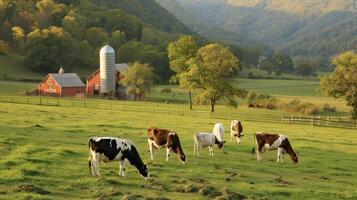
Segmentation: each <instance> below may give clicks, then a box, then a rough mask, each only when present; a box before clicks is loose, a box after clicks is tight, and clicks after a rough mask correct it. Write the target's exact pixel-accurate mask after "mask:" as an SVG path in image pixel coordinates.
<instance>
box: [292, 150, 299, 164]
mask: <svg viewBox="0 0 357 200" xmlns="http://www.w3.org/2000/svg"><path fill="white" fill-rule="evenodd" d="M291 160H293V162H294V163H295V164H298V163H299V157H298V155H297V153H295V152H294V153H293V155H292V156H291Z"/></svg>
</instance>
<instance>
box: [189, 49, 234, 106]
mask: <svg viewBox="0 0 357 200" xmlns="http://www.w3.org/2000/svg"><path fill="white" fill-rule="evenodd" d="M189 64H190V65H189V72H188V74H187V75H186V77H187V78H188V79H192V80H193V84H192V87H193V88H197V89H199V92H198V94H197V95H196V97H195V98H196V100H197V101H199V102H207V101H209V102H210V105H211V112H214V106H215V104H216V101H217V100H219V99H224V100H225V101H226V103H227V104H228V105H231V106H236V105H237V103H236V101H235V99H234V97H235V94H236V90H235V88H234V87H233V85H232V78H233V77H234V75H235V71H237V70H238V68H239V60H238V59H237V58H236V57H235V56H234V55H233V54H232V53H231V52H230V51H229V49H228V48H225V47H223V46H221V45H219V44H209V45H206V46H204V47H202V48H200V49H199V50H198V51H197V56H196V57H195V58H192V59H191V60H190V61H189Z"/></svg>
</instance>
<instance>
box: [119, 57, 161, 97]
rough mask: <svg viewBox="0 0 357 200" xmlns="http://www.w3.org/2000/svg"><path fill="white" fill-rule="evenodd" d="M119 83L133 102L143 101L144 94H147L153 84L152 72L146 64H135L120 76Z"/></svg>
mask: <svg viewBox="0 0 357 200" xmlns="http://www.w3.org/2000/svg"><path fill="white" fill-rule="evenodd" d="M122 76H123V78H122V79H121V80H120V83H121V84H122V85H124V86H125V87H126V92H127V94H131V95H133V96H134V99H135V100H144V97H145V93H146V92H149V91H150V89H151V87H152V86H153V84H154V74H153V70H152V69H151V68H150V66H149V65H148V64H140V63H139V62H135V63H133V64H131V65H130V67H129V68H128V69H127V70H126V71H125V72H124V73H123V74H122Z"/></svg>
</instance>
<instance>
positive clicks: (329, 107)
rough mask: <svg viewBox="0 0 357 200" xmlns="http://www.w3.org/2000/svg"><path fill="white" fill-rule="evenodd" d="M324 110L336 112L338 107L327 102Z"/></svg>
mask: <svg viewBox="0 0 357 200" xmlns="http://www.w3.org/2000/svg"><path fill="white" fill-rule="evenodd" d="M322 110H323V111H326V112H336V107H335V106H331V105H330V104H328V103H325V104H324V106H323V107H322Z"/></svg>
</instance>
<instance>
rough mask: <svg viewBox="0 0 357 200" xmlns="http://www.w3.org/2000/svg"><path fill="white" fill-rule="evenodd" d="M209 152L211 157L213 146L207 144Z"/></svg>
mask: <svg viewBox="0 0 357 200" xmlns="http://www.w3.org/2000/svg"><path fill="white" fill-rule="evenodd" d="M208 149H209V154H210V156H212V157H213V146H208Z"/></svg>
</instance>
